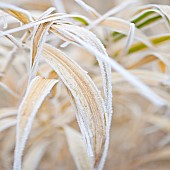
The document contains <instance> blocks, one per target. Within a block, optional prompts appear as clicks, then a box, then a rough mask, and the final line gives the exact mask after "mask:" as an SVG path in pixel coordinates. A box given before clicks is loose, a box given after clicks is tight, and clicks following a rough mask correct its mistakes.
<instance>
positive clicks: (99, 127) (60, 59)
mask: <svg viewBox="0 0 170 170" xmlns="http://www.w3.org/2000/svg"><path fill="white" fill-rule="evenodd" d="M43 56H44V58H45V60H46V61H47V62H48V63H49V64H50V65H51V67H52V68H53V69H54V70H55V71H56V72H57V74H58V75H59V77H60V78H61V79H62V81H63V82H64V84H65V85H66V87H67V88H68V90H69V91H70V93H71V94H72V96H73V97H74V100H75V105H76V107H77V121H78V123H79V126H80V129H81V132H82V135H83V137H84V139H85V143H86V146H87V150H88V154H89V156H90V158H91V161H92V167H95V168H96V167H97V165H98V163H99V161H100V158H101V156H102V153H103V147H104V144H105V138H106V125H105V121H104V113H105V112H106V110H105V106H104V101H103V99H102V97H101V95H100V92H99V91H98V90H97V88H96V86H95V85H94V83H93V81H92V80H91V78H90V77H89V76H88V75H87V73H86V72H85V71H84V70H82V69H81V68H80V67H79V66H78V65H77V64H76V63H75V62H74V61H72V60H71V59H70V58H68V57H67V56H65V54H64V53H62V52H61V51H60V50H58V49H56V48H53V47H51V46H49V45H44V48H43Z"/></svg>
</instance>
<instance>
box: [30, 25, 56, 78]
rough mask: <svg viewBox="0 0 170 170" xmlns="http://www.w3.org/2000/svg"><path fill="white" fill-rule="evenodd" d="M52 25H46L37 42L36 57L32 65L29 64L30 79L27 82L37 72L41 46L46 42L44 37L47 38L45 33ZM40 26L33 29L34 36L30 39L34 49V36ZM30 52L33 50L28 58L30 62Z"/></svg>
mask: <svg viewBox="0 0 170 170" xmlns="http://www.w3.org/2000/svg"><path fill="white" fill-rule="evenodd" d="M52 24H53V23H52V22H51V23H48V25H47V26H46V27H45V29H44V30H43V33H42V34H41V37H40V40H39V41H38V42H37V43H38V47H37V49H36V50H37V51H36V56H34V63H31V73H30V77H29V81H31V80H32V79H33V78H34V77H35V76H36V74H37V70H38V65H39V61H40V57H41V52H42V47H43V44H44V43H45V41H46V37H47V33H48V30H49V29H50V27H51V25H52ZM41 26H42V25H39V26H38V27H36V28H35V30H34V35H33V37H32V47H34V40H35V39H34V38H35V34H36V32H37V29H38V28H39V27H41ZM32 51H33V48H31V57H30V61H31V62H32V54H33V53H32Z"/></svg>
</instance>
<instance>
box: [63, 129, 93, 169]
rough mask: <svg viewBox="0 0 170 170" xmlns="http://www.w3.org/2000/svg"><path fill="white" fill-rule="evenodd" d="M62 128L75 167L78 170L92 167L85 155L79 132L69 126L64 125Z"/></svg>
mask: <svg viewBox="0 0 170 170" xmlns="http://www.w3.org/2000/svg"><path fill="white" fill-rule="evenodd" d="M64 130H65V134H66V138H67V142H68V145H69V149H70V153H71V154H72V156H73V159H74V161H75V163H76V166H77V169H79V170H90V169H92V167H91V164H90V159H89V157H88V155H87V152H86V148H85V145H84V142H83V138H82V136H81V134H80V133H79V132H77V131H76V130H74V129H72V128H70V127H65V128H64Z"/></svg>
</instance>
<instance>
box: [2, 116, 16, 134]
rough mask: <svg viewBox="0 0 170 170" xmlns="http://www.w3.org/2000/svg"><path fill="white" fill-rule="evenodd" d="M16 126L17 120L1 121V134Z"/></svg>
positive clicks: (7, 119)
mask: <svg viewBox="0 0 170 170" xmlns="http://www.w3.org/2000/svg"><path fill="white" fill-rule="evenodd" d="M15 125H16V118H6V119H2V120H0V132H2V131H4V130H6V129H8V128H10V127H11V126H15Z"/></svg>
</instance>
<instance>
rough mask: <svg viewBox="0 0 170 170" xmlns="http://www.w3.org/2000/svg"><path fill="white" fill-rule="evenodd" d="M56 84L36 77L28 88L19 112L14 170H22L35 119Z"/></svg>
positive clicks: (53, 81) (50, 80)
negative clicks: (26, 146)
mask: <svg viewBox="0 0 170 170" xmlns="http://www.w3.org/2000/svg"><path fill="white" fill-rule="evenodd" d="M56 82H57V81H56V80H53V79H43V78H41V77H35V78H34V79H33V80H32V81H31V83H30V84H29V86H28V88H27V91H26V94H25V96H24V98H23V100H22V102H21V104H20V107H19V111H18V120H17V132H16V133H17V134H16V146H15V158H14V170H21V160H22V153H23V150H24V147H25V144H26V140H27V138H28V135H29V133H30V130H31V126H32V123H33V120H34V117H35V115H36V112H37V111H38V109H39V107H40V106H41V104H42V102H43V100H44V98H45V97H46V96H47V94H48V93H49V92H50V90H51V89H52V87H53V86H54V85H55V84H56Z"/></svg>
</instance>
